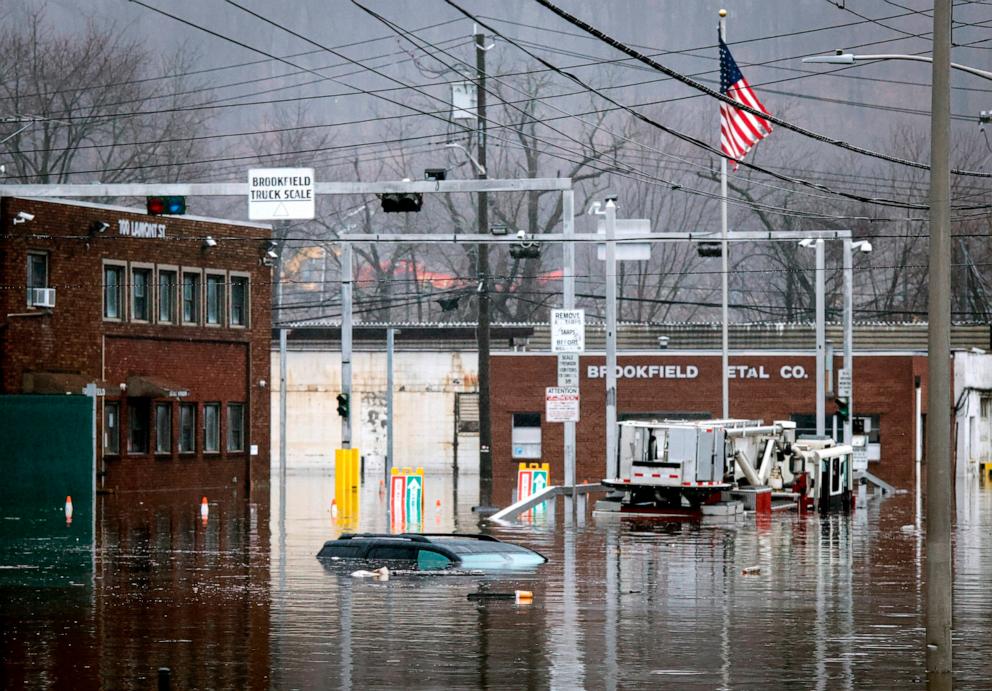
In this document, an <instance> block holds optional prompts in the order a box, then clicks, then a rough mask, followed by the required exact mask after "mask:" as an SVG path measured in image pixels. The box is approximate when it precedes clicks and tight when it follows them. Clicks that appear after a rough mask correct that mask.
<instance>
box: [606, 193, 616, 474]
mask: <svg viewBox="0 0 992 691" xmlns="http://www.w3.org/2000/svg"><path fill="white" fill-rule="evenodd" d="M616 237H617V205H616V202H615V201H614V199H611V198H607V200H606V238H605V239H606V296H605V297H606V470H607V472H611V471H612V469H613V467H614V464H615V463H616V460H617V243H616Z"/></svg>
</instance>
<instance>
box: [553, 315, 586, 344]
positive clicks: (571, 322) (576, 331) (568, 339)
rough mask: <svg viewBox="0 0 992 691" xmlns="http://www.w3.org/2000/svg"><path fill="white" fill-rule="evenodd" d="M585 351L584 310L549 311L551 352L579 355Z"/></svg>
mask: <svg viewBox="0 0 992 691" xmlns="http://www.w3.org/2000/svg"><path fill="white" fill-rule="evenodd" d="M585 349H586V313H585V310H551V352H552V353H581V352H582V351H583V350H585Z"/></svg>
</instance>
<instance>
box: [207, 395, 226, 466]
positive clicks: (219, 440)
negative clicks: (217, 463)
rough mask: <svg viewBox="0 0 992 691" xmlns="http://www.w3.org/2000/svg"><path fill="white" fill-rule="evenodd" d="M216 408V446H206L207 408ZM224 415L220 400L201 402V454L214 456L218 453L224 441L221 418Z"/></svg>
mask: <svg viewBox="0 0 992 691" xmlns="http://www.w3.org/2000/svg"><path fill="white" fill-rule="evenodd" d="M211 407H212V408H216V409H217V418H216V419H217V446H216V448H213V449H210V448H207V439H208V438H209V437H208V436H207V434H208V432H207V408H211ZM223 417H224V404H223V403H221V402H220V401H205V402H204V404H203V423H202V424H203V454H204V455H205V456H206V455H213V456H216V455H218V454H219V453H220V450H221V448H222V447H223V443H224V425H223V422H222V419H223Z"/></svg>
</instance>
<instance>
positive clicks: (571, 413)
mask: <svg viewBox="0 0 992 691" xmlns="http://www.w3.org/2000/svg"><path fill="white" fill-rule="evenodd" d="M544 417H545V418H546V419H547V421H548V422H578V421H579V387H577V386H549V387H548V388H547V389H545V395H544Z"/></svg>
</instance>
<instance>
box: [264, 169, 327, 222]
mask: <svg viewBox="0 0 992 691" xmlns="http://www.w3.org/2000/svg"><path fill="white" fill-rule="evenodd" d="M316 196H317V195H316V193H315V191H314V182H313V168H252V169H251V170H249V171H248V218H250V219H251V220H253V221H288V220H290V219H311V218H313V217H314V200H315V199H316Z"/></svg>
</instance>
